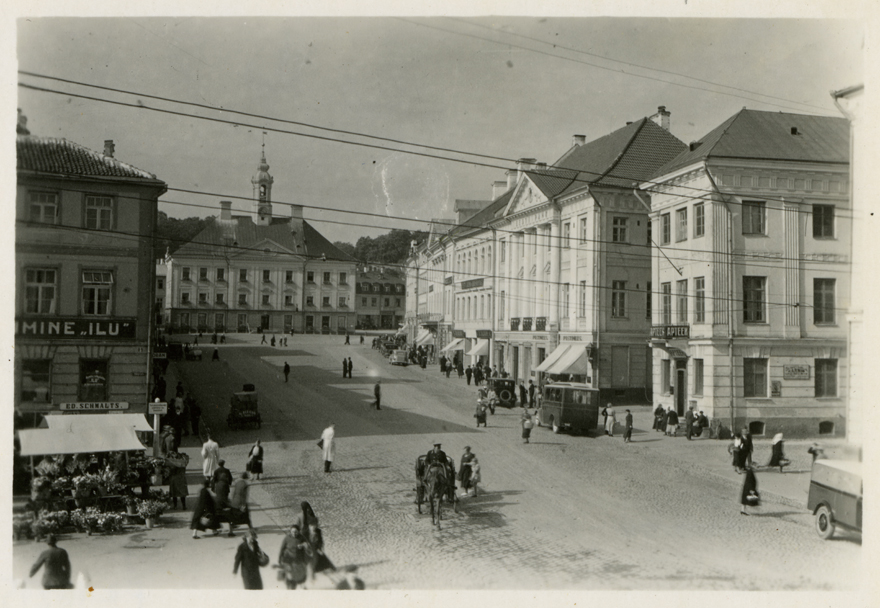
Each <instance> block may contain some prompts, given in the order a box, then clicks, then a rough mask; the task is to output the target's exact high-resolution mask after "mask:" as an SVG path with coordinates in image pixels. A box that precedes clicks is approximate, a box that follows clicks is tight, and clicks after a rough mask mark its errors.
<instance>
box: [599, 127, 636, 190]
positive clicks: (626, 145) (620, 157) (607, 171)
mask: <svg viewBox="0 0 880 608" xmlns="http://www.w3.org/2000/svg"><path fill="white" fill-rule="evenodd" d="M639 120H641V121H642V124H640V125H639V126H638V127H637V128H636V130H635V131H634V132H633V134H632V135H631V136H630V138H629V141H627V142H626V144H625V145H624V146H623V149H621V151H620V152H619V153H618V154H617V157H616V158H615V159H614V160H613V161H611V165H610V166H609V167H608V169H607V170H606V171H605V172H603V173H602V175H600V176H599V177H597V178H596V179H595V180H594V182H593V183H597V184H598V183H600V182H601V181H602V180H603V179H604V178H605V176H606V175H608V174H610V173H611V172H612V171H613V170H614V168H615V167H616V166H617V165H618V164H620V160H621V159H622V158H623V155H624V154H626V153H627V151H628V150H629V148H630V146H632V144H633V142H634V141H635V140H636V137H637V136H638V135H639V133H641V132H642V129H644V128H645V124H646V123H647V122H648V118H647V117H646V116H643V117H642V118H640V119H639Z"/></svg>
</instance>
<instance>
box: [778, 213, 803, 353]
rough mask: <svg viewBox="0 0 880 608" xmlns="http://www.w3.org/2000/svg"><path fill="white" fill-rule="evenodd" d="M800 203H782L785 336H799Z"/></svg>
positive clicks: (800, 315)
mask: <svg viewBox="0 0 880 608" xmlns="http://www.w3.org/2000/svg"><path fill="white" fill-rule="evenodd" d="M800 208H801V205H800V204H792V203H787V202H786V203H783V206H782V215H783V233H782V235H783V244H784V247H785V249H784V266H785V275H784V279H783V281H784V285H785V294H784V298H785V299H784V304H785V329H784V333H785V337H786V338H800V337H801V317H802V313H801V308H800V303H801V277H800V274H801V273H800V259H801V230H800V224H801V222H800V215H801V214H800Z"/></svg>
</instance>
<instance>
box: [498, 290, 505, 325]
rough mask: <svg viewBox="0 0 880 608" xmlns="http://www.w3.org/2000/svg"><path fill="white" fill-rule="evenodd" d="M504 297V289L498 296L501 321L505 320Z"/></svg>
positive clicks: (499, 318)
mask: <svg viewBox="0 0 880 608" xmlns="http://www.w3.org/2000/svg"><path fill="white" fill-rule="evenodd" d="M504 297H505V296H504V292H503V291H502V292H501V294H500V295H499V296H498V298H499V299H498V320H499V321H503V320H504V301H505V300H504Z"/></svg>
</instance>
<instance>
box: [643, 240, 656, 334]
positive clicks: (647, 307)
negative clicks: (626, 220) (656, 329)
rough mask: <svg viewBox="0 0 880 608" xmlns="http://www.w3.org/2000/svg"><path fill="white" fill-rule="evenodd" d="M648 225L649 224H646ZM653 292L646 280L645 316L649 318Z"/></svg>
mask: <svg viewBox="0 0 880 608" xmlns="http://www.w3.org/2000/svg"><path fill="white" fill-rule="evenodd" d="M648 225H649V226H650V224H648ZM653 297H654V294H653V293H652V292H651V281H648V293H647V294H645V318H646V319H650V318H651V299H652V298H653Z"/></svg>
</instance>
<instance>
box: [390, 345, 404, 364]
mask: <svg viewBox="0 0 880 608" xmlns="http://www.w3.org/2000/svg"><path fill="white" fill-rule="evenodd" d="M388 361H389V362H390V363H391V365H409V361H408V360H407V357H406V350H405V349H398V350H394V351H391V356H390V357H389V358H388Z"/></svg>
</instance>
